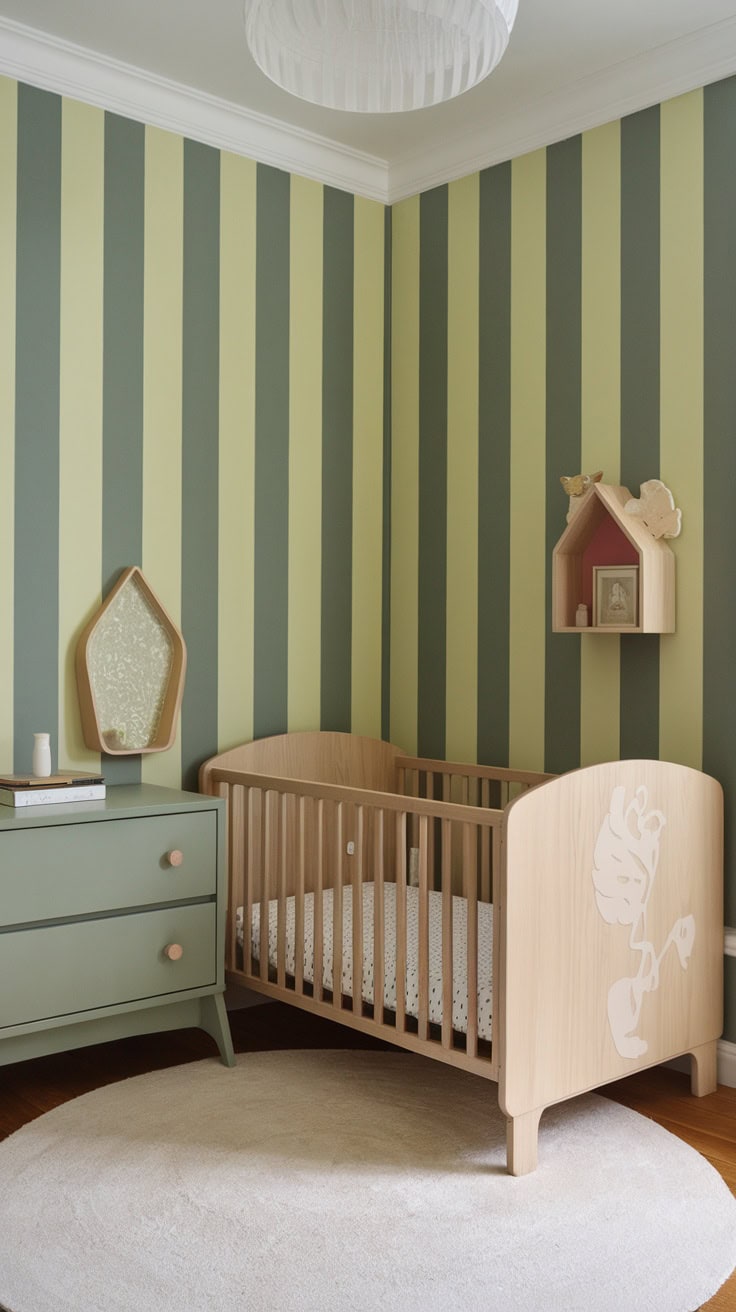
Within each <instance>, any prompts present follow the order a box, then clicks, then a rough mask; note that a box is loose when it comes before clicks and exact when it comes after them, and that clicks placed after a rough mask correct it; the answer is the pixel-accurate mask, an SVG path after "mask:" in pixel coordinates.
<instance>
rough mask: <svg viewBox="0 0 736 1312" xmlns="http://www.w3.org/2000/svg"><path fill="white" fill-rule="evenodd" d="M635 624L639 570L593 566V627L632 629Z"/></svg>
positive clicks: (620, 566)
mask: <svg viewBox="0 0 736 1312" xmlns="http://www.w3.org/2000/svg"><path fill="white" fill-rule="evenodd" d="M638 622H639V566H638V565H594V566H593V624H594V625H596V626H597V627H598V628H601V629H605V628H607V627H610V628H612V629H635V628H636V626H637V624H638Z"/></svg>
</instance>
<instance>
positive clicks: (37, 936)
mask: <svg viewBox="0 0 736 1312" xmlns="http://www.w3.org/2000/svg"><path fill="white" fill-rule="evenodd" d="M215 919H216V915H215V905H214V903H203V904H200V905H198V906H189V907H172V908H168V909H166V910H163V911H161V910H157V911H144V912H140V913H137V914H135V915H129V916H106V917H104V918H103V919H101V920H83V921H77V922H76V923H75V924H71V925H46V926H43V927H42V928H40V929H25V930H16V931H14V932H10V933H5V934H0V1029H2V1028H3V1027H7V1026H11V1025H23V1024H26V1023H28V1022H31V1021H37V1020H47V1019H50V1018H51V1017H55V1016H66V1015H71V1014H73V1013H80V1012H88V1011H94V1010H95V1009H97V1008H98V1007H109V1006H113V1005H117V1004H120V1003H125V1002H134V1001H139V1000H142V999H145V998H153V997H160V996H161V995H166V994H172V993H178V992H181V991H182V990H184V989H194V988H203V987H206V986H207V985H212V984H214V983H215V982H216V978H217V960H216V943H215ZM172 943H175V944H178V945H179V946H180V947H181V948H182V953H181V957H180V958H179V959H178V960H174V961H172V960H170V959H169V958H168V957H167V956H166V955H165V953H164V949H165V948H166V947H167V945H169V944H172ZM80 1019H83V1017H80ZM0 1037H1V1035H0Z"/></svg>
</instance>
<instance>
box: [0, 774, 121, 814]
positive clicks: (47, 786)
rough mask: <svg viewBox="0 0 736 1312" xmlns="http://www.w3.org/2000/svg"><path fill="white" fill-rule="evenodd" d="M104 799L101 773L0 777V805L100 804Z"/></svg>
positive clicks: (103, 783)
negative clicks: (40, 776)
mask: <svg viewBox="0 0 736 1312" xmlns="http://www.w3.org/2000/svg"><path fill="white" fill-rule="evenodd" d="M104 796H105V779H104V776H103V775H101V774H88V773H87V772H86V771H84V770H68V771H63V772H61V773H60V774H50V775H47V776H46V777H45V778H43V779H39V778H36V776H35V775H32V774H4V775H0V805H2V806H16V807H18V806H50V805H51V804H52V803H54V802H99V801H101V800H102V798H103V797H104Z"/></svg>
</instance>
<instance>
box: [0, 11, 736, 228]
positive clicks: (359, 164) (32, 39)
mask: <svg viewBox="0 0 736 1312" xmlns="http://www.w3.org/2000/svg"><path fill="white" fill-rule="evenodd" d="M734 72H736V18H728V19H725V20H724V21H723V22H720V23H714V24H712V25H711V26H710V27H706V28H702V29H700V30H699V31H697V32H695V33H692V34H691V35H689V36H685V37H681V38H679V39H678V40H676V41H670V42H668V43H667V44H666V45H663V46H659V47H657V48H656V49H654V50H651V51H647V52H645V53H643V54H640V55H637V56H635V57H634V58H632V59H628V60H624V61H623V62H621V63H619V64H616V65H614V66H613V67H612V68H608V69H602V70H600V71H599V72H597V73H595V74H593V75H591V76H589V77H586V78H584V79H582V80H581V81H579V82H577V83H574V84H573V85H571V86H570V87H567V88H565V89H564V90H562V91H557V92H553V93H551V94H549V95H547V96H543V97H540V98H538V99H537V100H535V101H530V102H529V103H528V104H526V105H524V106H523V107H522V108H521V109H519V110H518V111H517V112H516V113H513V114H508V115H506V116H504V117H503V118H501V119H499V120H498V121H497V122H496V123H492V124H488V123H485V124H483V126H482V127H478V128H477V129H475V130H474V131H470V132H468V131H463V132H462V133H459V134H457V135H455V136H453V137H447V138H446V139H445V140H444V141H439V142H438V141H437V140H436V139H434V140H433V141H432V143H431V145H429V146H428V147H427V149H426V150H422V151H420V152H416V153H414V154H412V155H411V156H406V157H405V158H404V159H402V160H399V161H398V162H395V163H392V164H389V163H388V161H386V160H384V159H380V158H378V157H377V156H374V155H369V154H366V153H364V152H361V151H356V150H351V149H350V148H349V147H347V146H345V145H343V144H341V143H339V142H335V141H332V140H330V139H329V138H327V137H321V136H318V135H317V134H315V133H309V132H306V131H305V130H304V129H302V128H299V127H295V126H293V125H291V124H287V123H283V122H280V121H279V120H276V119H272V118H269V117H267V116H266V115H263V114H257V113H254V112H252V111H248V110H246V109H243V108H242V107H241V106H238V105H234V104H231V103H229V102H228V101H224V100H219V99H218V98H217V97H215V96H209V95H207V94H205V93H204V92H201V91H197V90H194V89H193V88H191V87H186V86H183V85H181V84H179V83H176V82H171V81H169V80H167V79H166V78H161V77H157V76H155V75H154V74H151V73H148V72H146V71H144V70H142V69H139V68H134V67H132V66H131V65H129V64H124V63H122V62H120V61H118V60H115V59H111V58H109V57H108V56H105V55H100V54H97V53H96V52H94V51H91V50H87V49H85V48H84V47H82V46H77V45H73V44H72V43H70V42H67V41H61V40H59V39H57V38H54V37H51V36H49V35H48V34H46V33H44V32H39V31H37V30H36V29H34V28H30V27H26V26H25V25H23V24H21V23H16V22H13V21H11V20H10V19H6V18H2V17H0V73H3V74H5V75H6V76H8V77H13V78H18V79H19V80H20V81H23V82H28V83H30V84H31V85H33V86H40V87H43V88H44V89H46V90H48V91H55V92H58V93H59V94H61V95H65V96H70V97H72V98H73V99H75V100H82V101H84V102H86V103H88V104H92V105H97V106H99V107H100V108H103V109H109V110H112V111H113V112H115V113H118V114H122V115H124V116H125V117H127V118H134V119H137V120H138V121H140V122H144V123H151V124H153V125H155V126H157V127H162V128H165V129H167V130H168V131H171V132H177V133H179V134H180V135H182V136H187V137H192V138H193V139H195V140H197V141H202V142H205V143H206V144H207V145H212V146H216V147H217V148H219V149H221V150H228V151H232V152H234V153H235V154H239V155H247V156H248V157H249V158H251V159H255V160H258V161H260V162H262V163H264V164H271V165H273V166H274V167H276V168H281V169H286V170H287V171H289V172H291V173H298V174H301V175H303V176H305V177H311V178H315V179H316V180H317V181H319V182H324V183H327V184H328V185H330V186H335V187H341V188H343V189H346V190H348V191H352V192H355V193H356V194H357V195H360V196H366V197H368V198H369V199H372V200H378V201H381V202H383V203H384V204H394V203H395V202H396V201H399V200H403V199H404V198H406V197H407V196H413V195H416V194H417V193H418V192H421V191H426V190H427V189H428V188H430V187H435V186H439V185H440V184H441V183H444V182H451V181H453V180H454V179H456V178H461V177H464V176H466V175H467V174H470V173H475V172H477V171H478V170H479V169H484V168H488V167H489V166H490V165H492V164H498V163H501V162H502V161H503V160H508V159H512V158H514V157H515V156H517V155H523V154H526V153H527V152H528V151H531V150H537V149H539V148H541V147H543V146H548V145H551V144H552V143H553V142H555V141H561V140H564V139H565V138H567V137H571V136H575V135H576V134H577V133H579V132H584V131H587V130H588V129H589V128H593V127H598V126H599V125H600V124H602V123H608V122H611V121H613V120H614V119H618V118H622V117H624V116H625V115H626V114H632V113H635V112H636V111H637V110H640V109H645V108H646V107H647V106H649V105H654V104H658V103H659V102H661V101H663V100H669V99H671V98H672V97H673V96H677V95H681V94H683V93H684V92H687V91H692V90H694V89H695V88H696V87H701V86H706V85H707V84H708V83H710V82H715V81H717V80H718V79H719V78H722V77H728V76H730V75H731V74H732V73H734Z"/></svg>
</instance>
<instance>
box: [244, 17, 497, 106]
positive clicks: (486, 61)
mask: <svg viewBox="0 0 736 1312" xmlns="http://www.w3.org/2000/svg"><path fill="white" fill-rule="evenodd" d="M517 6H518V0H246V3H245V32H246V39H247V42H248V46H249V48H250V50H251V53H252V55H253V58H254V59H255V61H256V63H257V65H258V67H259V68H260V69H261V70H262V71H263V72H264V73H265V74H266V76H267V77H269V78H270V79H271V81H272V82H275V83H276V84H277V85H278V86H280V87H283V88H284V90H286V91H290V92H291V93H292V95H295V96H300V97H301V99H303V100H309V101H311V102H312V103H313V104H315V105H322V106H325V107H326V108H328V109H342V110H352V111H355V112H358V113H364V114H386V113H394V112H397V111H399V110H408V109H423V108H425V107H426V106H428V105H437V104H439V103H440V102H441V101H444V100H450V99H452V97H454V96H459V95H461V94H462V93H463V92H464V91H467V90H469V88H470V87H474V86H476V84H477V83H478V82H481V81H482V80H483V78H485V77H487V76H488V74H489V73H490V72H491V70H492V69H493V68H495V67H496V65H497V63H498V62H499V60H500V59H501V57H502V55H503V54H504V52H505V50H506V47H507V45H508V42H509V36H510V34H511V29H512V27H513V25H514V19H515V18H516V10H517Z"/></svg>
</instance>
